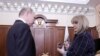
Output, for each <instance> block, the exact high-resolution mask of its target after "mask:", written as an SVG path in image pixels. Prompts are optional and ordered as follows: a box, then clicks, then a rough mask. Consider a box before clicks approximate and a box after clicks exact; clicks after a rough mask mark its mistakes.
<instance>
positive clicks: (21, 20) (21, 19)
mask: <svg viewBox="0 0 100 56" xmlns="http://www.w3.org/2000/svg"><path fill="white" fill-rule="evenodd" d="M18 20H21V21H23V22H24V23H26V21H25V20H24V19H22V18H18Z"/></svg>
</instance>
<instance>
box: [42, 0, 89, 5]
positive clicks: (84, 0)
mask: <svg viewBox="0 0 100 56" xmlns="http://www.w3.org/2000/svg"><path fill="white" fill-rule="evenodd" d="M40 1H48V2H63V3H74V4H87V3H88V2H89V1H90V0H77V1H76V0H40Z"/></svg>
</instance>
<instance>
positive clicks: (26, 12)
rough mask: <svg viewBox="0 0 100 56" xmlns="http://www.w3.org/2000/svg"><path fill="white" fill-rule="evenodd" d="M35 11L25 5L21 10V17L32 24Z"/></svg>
mask: <svg viewBox="0 0 100 56" xmlns="http://www.w3.org/2000/svg"><path fill="white" fill-rule="evenodd" d="M34 16H35V13H34V12H33V10H32V9H31V8H29V7H24V8H22V9H21V10H20V12H19V17H20V18H22V19H24V20H25V21H26V23H27V24H28V25H32V24H33V21H34Z"/></svg>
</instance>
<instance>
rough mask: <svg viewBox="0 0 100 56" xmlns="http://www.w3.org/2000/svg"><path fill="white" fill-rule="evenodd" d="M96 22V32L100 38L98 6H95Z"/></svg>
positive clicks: (99, 9) (99, 6)
mask: <svg viewBox="0 0 100 56" xmlns="http://www.w3.org/2000/svg"><path fill="white" fill-rule="evenodd" d="M96 22H97V31H98V34H99V38H100V4H99V5H97V6H96Z"/></svg>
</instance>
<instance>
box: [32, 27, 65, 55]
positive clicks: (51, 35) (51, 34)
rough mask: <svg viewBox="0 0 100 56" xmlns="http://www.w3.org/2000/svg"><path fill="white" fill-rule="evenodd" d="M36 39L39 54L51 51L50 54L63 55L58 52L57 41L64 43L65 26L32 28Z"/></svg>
mask: <svg viewBox="0 0 100 56" xmlns="http://www.w3.org/2000/svg"><path fill="white" fill-rule="evenodd" d="M31 31H32V34H33V36H34V39H35V44H36V51H37V56H41V55H42V54H43V53H49V55H50V56H61V55H60V54H59V53H58V52H57V43H59V42H60V43H63V41H64V33H65V27H57V26H47V27H46V28H31Z"/></svg>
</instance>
